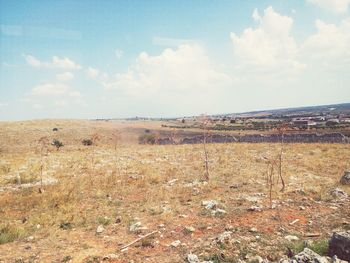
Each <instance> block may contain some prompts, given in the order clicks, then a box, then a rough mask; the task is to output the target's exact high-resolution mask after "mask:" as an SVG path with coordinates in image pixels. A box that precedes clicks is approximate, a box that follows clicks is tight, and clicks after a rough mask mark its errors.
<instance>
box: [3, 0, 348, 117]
mask: <svg viewBox="0 0 350 263" xmlns="http://www.w3.org/2000/svg"><path fill="white" fill-rule="evenodd" d="M0 26H1V28H0V29H1V32H0V120H22V119H36V118H113V117H133V116H152V117H173V116H184V115H195V114H201V113H207V114H213V113H230V112H242V111H248V110H259V109H272V108H283V107H296V106H306V105H318V104H332V103H342V102H350V0H289V1H288V0H283V1H281V0H279V1H272V0H270V1H267V0H266V1H265V0H256V1H253V0H251V1H243V0H241V1H238V0H237V1H234V0H231V1H227V0H219V1H212V0H201V1H198V0H183V1H181V0H178V1H175V0H170V1H162V0H159V1H155V0H150V1H137V0H131V1H121V0H120V1H108V0H105V1H98V0H96V1H92V0H91V1H89V0H84V1H83V0H81V1H78V0H77V1H71V0H68V1H65V0H61V1H43V0H42V1H35V0H33V1H20V0H0Z"/></svg>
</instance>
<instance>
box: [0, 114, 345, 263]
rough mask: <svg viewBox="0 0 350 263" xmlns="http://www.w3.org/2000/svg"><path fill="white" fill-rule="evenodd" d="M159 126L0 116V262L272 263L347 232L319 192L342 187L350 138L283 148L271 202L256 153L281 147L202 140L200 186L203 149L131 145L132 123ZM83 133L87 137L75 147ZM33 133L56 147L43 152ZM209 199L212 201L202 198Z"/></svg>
mask: <svg viewBox="0 0 350 263" xmlns="http://www.w3.org/2000/svg"><path fill="white" fill-rule="evenodd" d="M54 127H57V128H58V131H57V132H54V131H52V129H53V128H54ZM158 127H160V123H150V122H139V123H128V122H124V123H123V122H113V123H112V122H93V121H64V120H62V121H58V120H57V121H52V120H51V121H27V122H13V123H9V122H3V123H0V157H1V158H0V262H102V261H103V262H135V263H136V262H185V257H186V255H187V254H188V253H190V252H192V253H194V254H196V255H198V257H199V258H200V259H201V260H202V261H203V260H212V262H237V261H238V260H239V259H247V258H248V259H249V258H251V257H252V256H254V255H260V256H261V257H264V258H268V259H270V260H272V261H273V260H277V259H278V258H280V257H281V256H282V255H285V254H286V253H287V251H288V249H287V248H290V249H291V250H292V251H293V252H296V251H300V250H301V249H302V247H304V246H310V247H312V249H314V250H315V251H318V252H320V253H322V251H323V250H324V249H325V246H326V245H327V244H326V240H328V238H329V236H330V234H331V233H332V231H333V230H334V229H350V202H349V199H342V198H341V197H335V196H332V195H331V194H330V191H331V190H332V189H334V188H340V189H342V190H343V191H345V192H347V193H348V194H350V187H346V186H341V185H340V184H339V183H338V182H339V179H340V177H341V176H342V174H343V173H344V171H345V170H349V169H350V145H346V144H287V145H285V146H284V155H283V163H282V172H283V177H284V179H285V182H286V189H285V191H284V192H283V193H282V192H280V188H281V185H280V180H278V179H277V176H276V175H275V177H274V185H272V204H271V203H270V199H269V185H268V184H267V163H266V160H265V159H264V157H266V158H267V159H271V158H274V157H275V156H277V154H278V153H279V150H280V145H278V144H211V145H207V149H208V154H209V172H210V179H209V182H205V181H203V178H204V173H205V169H204V152H203V146H202V145H168V146H155V145H138V144H137V143H136V142H137V137H138V133H139V132H140V131H142V129H145V128H151V129H152V128H158ZM117 130H118V131H119V133H118V136H119V137H118V138H117V137H116V136H113V133H114V134H115V133H116V131H117ZM92 134H98V138H97V140H96V144H95V145H93V146H83V145H82V143H81V141H82V139H85V138H90V137H91V136H92ZM43 136H47V137H48V139H49V141H50V142H51V141H52V140H53V139H58V140H60V141H62V142H63V144H64V146H63V147H62V148H61V149H59V150H56V149H55V148H54V147H53V146H48V153H47V154H46V152H45V151H44V153H43V151H41V150H40V147H38V140H39V139H40V138H41V137H43ZM41 180H42V182H43V186H42V191H39V189H40V188H41V186H40V182H41ZM208 200H215V201H216V202H217V203H216V204H215V203H214V204H215V205H213V207H210V204H209V205H207V207H206V206H203V204H202V202H203V201H208ZM271 205H272V208H271ZM251 210H253V211H251ZM138 222H140V223H138ZM135 223H136V224H135ZM225 231H226V237H227V238H225V235H222V234H223V233H224V232H225ZM152 232H153V234H152V235H150V236H148V237H146V238H143V239H141V240H140V241H139V242H135V243H134V244H132V245H130V246H129V247H127V248H125V249H122V248H123V246H125V245H127V244H129V243H130V242H132V241H134V240H136V239H137V238H139V237H140V236H144V235H146V234H148V233H152ZM286 236H287V239H288V236H296V237H298V239H299V240H294V241H293V240H287V239H286ZM289 238H290V237H289ZM293 238H294V237H293ZM293 238H290V239H293ZM177 240H179V241H180V242H175V243H173V242H174V241H177ZM172 243H173V245H171V244H172Z"/></svg>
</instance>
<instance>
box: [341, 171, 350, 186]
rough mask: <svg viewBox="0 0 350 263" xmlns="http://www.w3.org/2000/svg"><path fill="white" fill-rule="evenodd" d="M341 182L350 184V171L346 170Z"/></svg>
mask: <svg viewBox="0 0 350 263" xmlns="http://www.w3.org/2000/svg"><path fill="white" fill-rule="evenodd" d="M340 183H341V184H345V185H350V171H345V172H344V175H343V176H342V177H341V179H340Z"/></svg>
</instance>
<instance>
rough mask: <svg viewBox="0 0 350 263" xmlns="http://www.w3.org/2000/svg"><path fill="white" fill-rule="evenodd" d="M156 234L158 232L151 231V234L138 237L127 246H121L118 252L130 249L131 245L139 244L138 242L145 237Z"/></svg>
mask: <svg viewBox="0 0 350 263" xmlns="http://www.w3.org/2000/svg"><path fill="white" fill-rule="evenodd" d="M157 232H158V230H155V231H153V232H151V233H148V234H147V235H144V236H142V237H139V238H137V239H135V240H134V241H132V242H130V243H129V244H127V245H124V246H122V247H121V248H120V250H121V251H123V250H124V249H126V248H128V247H130V246H131V245H133V244H135V243H137V242H139V241H140V240H142V239H144V238H146V237H149V236H152V235H154V234H155V233H157Z"/></svg>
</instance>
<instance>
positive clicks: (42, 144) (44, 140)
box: [38, 136, 50, 193]
mask: <svg viewBox="0 0 350 263" xmlns="http://www.w3.org/2000/svg"><path fill="white" fill-rule="evenodd" d="M49 145H50V141H49V138H48V137H46V136H43V137H41V138H40V139H39V140H38V150H39V154H40V188H39V193H42V192H43V170H44V156H46V155H47V154H48V149H49Z"/></svg>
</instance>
